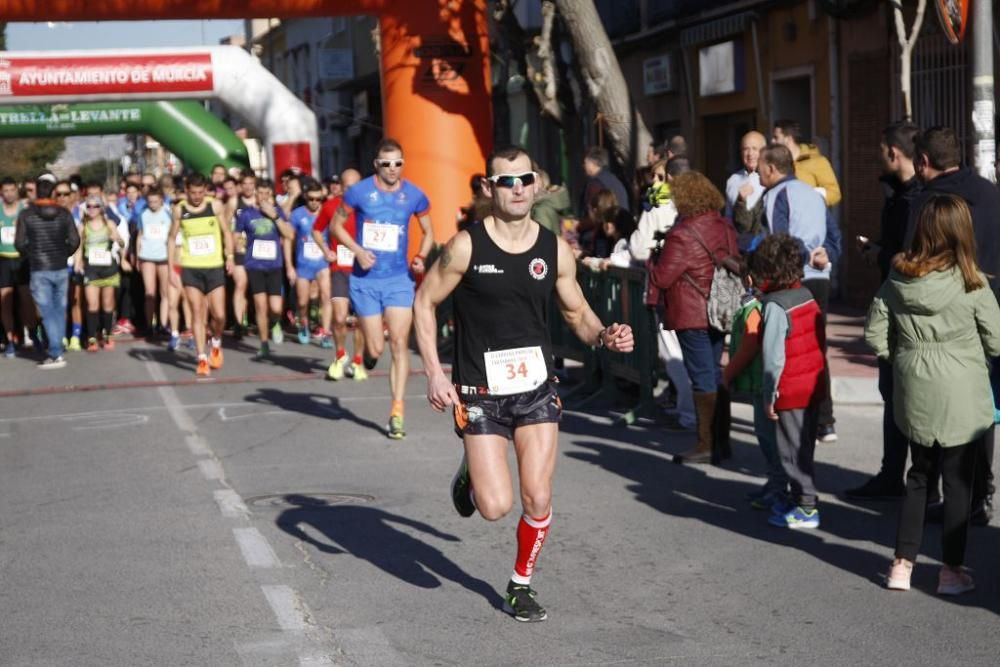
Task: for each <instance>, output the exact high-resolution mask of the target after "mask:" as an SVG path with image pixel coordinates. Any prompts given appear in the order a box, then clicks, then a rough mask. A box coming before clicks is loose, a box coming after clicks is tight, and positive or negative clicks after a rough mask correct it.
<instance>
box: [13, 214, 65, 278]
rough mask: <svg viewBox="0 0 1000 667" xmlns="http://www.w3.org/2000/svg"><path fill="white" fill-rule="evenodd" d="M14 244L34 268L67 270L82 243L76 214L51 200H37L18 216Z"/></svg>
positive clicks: (38, 269) (36, 269) (35, 269)
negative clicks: (74, 215) (70, 259)
mask: <svg viewBox="0 0 1000 667" xmlns="http://www.w3.org/2000/svg"><path fill="white" fill-rule="evenodd" d="M14 245H15V247H16V248H17V251H18V252H19V253H21V256H22V257H27V258H28V262H29V263H30V265H31V270H32V271H55V270H57V269H61V270H64V271H65V270H66V260H67V259H68V258H69V257H70V256H71V255H72V254H73V253H74V252H76V249H77V247H78V246H79V245H80V233H79V232H78V231H77V229H76V223H75V222H73V214H72V213H70V212H69V211H68V210H66V209H65V208H63V207H62V206H59V205H58V204H56V203H55V201H53V200H51V199H36V200H35V201H34V202H32V203H31V204H28V207H27V208H25V209H24V210H23V211H21V213H20V215H19V216H18V218H17V235H16V237H15V239H14Z"/></svg>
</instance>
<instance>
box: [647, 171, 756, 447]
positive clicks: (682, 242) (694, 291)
mask: <svg viewBox="0 0 1000 667" xmlns="http://www.w3.org/2000/svg"><path fill="white" fill-rule="evenodd" d="M670 187H671V189H672V190H673V197H674V203H675V204H676V206H677V217H678V220H679V221H680V222H678V223H677V224H676V225H674V227H673V228H672V229H671V230H670V232H669V233H668V234H667V237H666V239H665V241H664V244H663V251H662V252H661V253H660V257H659V260H658V261H657V262H656V264H655V265H652V266H650V274H649V279H650V282H652V284H653V285H654V286H655V287H658V288H659V289H660V290H662V291H663V294H664V299H665V305H666V309H665V316H664V322H663V328H664V329H673V330H674V331H676V332H677V338H678V340H679V341H680V344H681V349H682V350H683V352H684V367H685V368H686V369H687V373H688V376H689V377H690V378H691V388H692V390H693V391H694V402H695V412H696V414H697V417H698V427H697V428H698V444H697V445H695V447H694V448H693V449H691V450H688V451H686V452H684V453H682V454H678V455H677V456H675V457H674V462H675V463H708V462H710V461H711V457H712V423H713V419H714V416H715V402H716V390H717V388H718V387H719V385H720V384H721V382H722V370H721V367H720V362H721V360H722V346H723V341H724V339H725V334H723V333H722V332H720V331H717V330H715V329H713V328H712V327H711V326H709V324H708V309H707V306H708V300H707V298H706V295H707V294H708V293H709V290H710V289H711V287H712V275H713V274H714V272H715V263H714V262H713V260H712V257H711V256H709V251H711V253H712V254H714V255H715V258H716V259H717V260H722V259H723V258H725V257H727V256H729V255H733V254H736V253H737V246H736V230H735V229H734V228H733V226H732V224H730V222H729V221H728V220H727V219H726V218H724V217H722V215H720V214H719V211H720V210H721V209H722V207H723V206H725V199H724V198H723V196H722V194H721V193H720V192H719V191H718V189H716V187H715V186H714V185H712V183H711V181H709V180H708V179H707V178H705V176H704V175H702V174H700V173H698V172H695V171H692V172H688V173H686V174H681V175H680V176H678V177H677V178H676V179H674V181H673V183H672V184H671V186H670Z"/></svg>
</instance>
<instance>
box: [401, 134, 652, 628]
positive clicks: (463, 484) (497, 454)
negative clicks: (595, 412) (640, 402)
mask: <svg viewBox="0 0 1000 667" xmlns="http://www.w3.org/2000/svg"><path fill="white" fill-rule="evenodd" d="M487 173H488V174H490V176H489V177H488V178H486V179H485V180H484V181H483V185H482V188H483V194H485V195H486V196H488V197H490V199H491V200H492V203H493V215H492V216H489V217H487V218H486V220H484V221H483V222H482V223H480V224H478V225H473V226H472V227H470V228H469V229H467V230H465V231H461V232H459V233H458V234H456V235H455V236H454V237H452V239H451V240H450V241H449V242H448V244H447V245H446V246H445V249H444V251H443V252H442V254H441V257H440V258H439V260H438V261H437V262H435V263H434V265H433V266H432V267H431V269H430V271H429V273H428V274H427V277H426V278H425V279H424V282H423V285H421V287H420V290H419V291H418V292H417V296H416V302H415V304H414V307H413V310H414V321H415V323H416V332H417V343H418V344H419V346H420V354H421V356H422V357H423V360H424V369H425V370H426V373H427V398H428V399H429V400H430V403H431V406H433V407H434V409H435V410H438V411H439V412H440V411H444V409H445V408H447V407H449V406H454V412H455V429H456V431H457V432H458V433H459V435H460V437H462V439H463V441H464V444H465V457H463V459H462V464H461V466H460V467H459V471H458V473H457V474H456V475H455V480H454V481H453V482H452V500H453V502H454V504H455V509H456V510H458V512H459V514H461V515H462V516H471V515H472V514H473V513H474V512H475V511H476V510H477V509H478V510H479V513H480V514H481V515H482V516H483V518H485V519H487V520H488V521H496V520H498V519H501V518H502V517H504V516H505V515H506V514H507V513H508V512H510V510H511V507H512V506H513V503H514V499H513V493H512V482H511V475H510V470H509V469H508V466H507V441H508V440H511V439H513V441H514V451H515V453H516V455H517V464H518V471H519V473H520V474H519V477H520V480H521V505H522V508H523V510H524V514H523V516H522V517H521V521H520V523H519V524H518V527H517V558H516V560H515V564H514V574H513V575H512V576H511V580H510V582H509V583H508V584H507V591H506V593H505V594H504V609H505V610H506V611H507V612H508V613H510V614H512V615H513V616H514V618H515V619H517V620H519V621H543V620H545V618H546V613H545V610H544V609H543V608H542V607H541V605H539V604H538V601H537V600H536V599H535V592H534V590H532V588H531V586H530V582H531V574H532V572H533V571H534V568H535V563H536V561H537V559H538V553H539V551H540V550H541V547H542V544H543V543H544V541H545V538H546V536H547V534H548V532H549V526H550V524H551V521H552V502H551V498H552V475H553V472H554V471H555V465H556V456H557V453H558V441H559V426H558V422H559V418H560V416H561V412H562V409H561V405H560V402H559V396H558V394H556V391H555V388H554V386H553V385H552V384H551V383H550V381H549V378H550V377H551V375H552V366H551V364H552V355H551V349H550V343H549V337H548V306H549V299H550V298H551V296H552V295H553V293H555V295H556V297H557V298H558V299H559V307H560V309H561V311H562V315H563V317H564V318H565V319H566V322H567V323H568V324H569V326H570V328H571V329H572V330H573V332H574V333H575V334H576V335H577V336H578V337H579V338H580V340H582V341H584V342H585V343H589V344H591V345H603V346H606V347H607V348H608V349H611V350H615V351H618V352H629V351H631V350H632V347H633V338H632V330H631V329H630V328H629V326H628V325H619V324H612V325H610V326H608V327H605V326H604V325H603V324H602V323H601V321H600V320H599V319H598V318H597V316H596V315H595V314H594V312H593V311H592V310H591V309H590V306H589V305H588V304H587V301H586V300H585V299H584V297H583V293H582V292H581V291H580V286H579V284H578V283H577V281H576V260H575V259H574V257H573V251H572V250H571V249H570V247H569V244H567V243H566V242H565V241H563V240H562V239H561V238H558V237H556V236H555V235H553V234H552V233H551V232H549V231H547V230H545V229H544V228H542V227H541V226H540V225H539V224H538V223H536V222H535V221H533V220H532V219H531V205H532V204H533V203H534V199H535V193H536V185H535V183H536V178H537V177H536V175H535V173H534V172H533V171H532V169H531V158H530V157H529V156H528V154H527V153H526V152H525V151H524V150H523V149H521V148H513V147H512V148H506V149H502V150H499V151H497V152H495V153H494V154H493V155H492V156H491V157H490V159H489V160H487ZM452 293H454V307H455V323H456V338H455V340H456V352H455V364H454V368H453V373H452V379H450V380H449V379H448V377H446V376H445V374H444V371H443V370H442V368H441V363H440V361H439V359H438V355H437V322H436V319H435V310H436V308H437V306H438V305H439V304H440V303H441V302H442V301H444V300H445V298H447V296H448V295H449V294H452Z"/></svg>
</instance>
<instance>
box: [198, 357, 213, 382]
mask: <svg viewBox="0 0 1000 667" xmlns="http://www.w3.org/2000/svg"><path fill="white" fill-rule="evenodd" d="M195 373H197V374H198V375H199V376H201V377H208V376H209V374H210V373H211V371H210V370H209V369H208V359H206V358H204V357H202V358H201V359H199V360H198V370H196V371H195Z"/></svg>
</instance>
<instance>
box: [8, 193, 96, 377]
mask: <svg viewBox="0 0 1000 667" xmlns="http://www.w3.org/2000/svg"><path fill="white" fill-rule="evenodd" d="M35 189H36V192H37V193H38V199H36V200H35V201H33V202H31V203H30V204H28V206H27V207H26V208H25V209H24V210H23V211H21V213H20V214H19V215H18V218H17V233H16V236H15V239H14V246H15V247H16V248H17V251H18V252H19V253H20V254H21V255H22V256H24V257H27V258H28V262H29V265H30V266H31V296H32V298H33V299H34V300H35V305H36V306H38V310H39V311H40V312H41V315H42V323H43V325H44V326H45V335H46V337H47V338H48V346H49V349H48V357H47V358H46V359H45V360H43V361H42V362H41V363H40V364H39V368H42V369H55V368H62V367H64V366H65V365H66V360H65V359H64V358H63V346H62V341H63V335H64V334H65V333H66V293H67V289H68V286H69V275H68V273H67V272H66V261H67V259H69V258H71V257H72V256H73V253H75V252H76V249H77V247H79V245H80V234H79V232H77V229H76V224H75V223H74V222H73V215H72V214H71V213H70V212H69V210H67V209H66V208H65V207H63V206H61V205H59V203H58V202H57V201H56V200H55V199H53V198H52V191H53V190H54V189H55V183H53V182H52V181H51V180H47V179H46V180H43V179H41V178H40V179H38V181H37V182H36V183H35Z"/></svg>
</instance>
